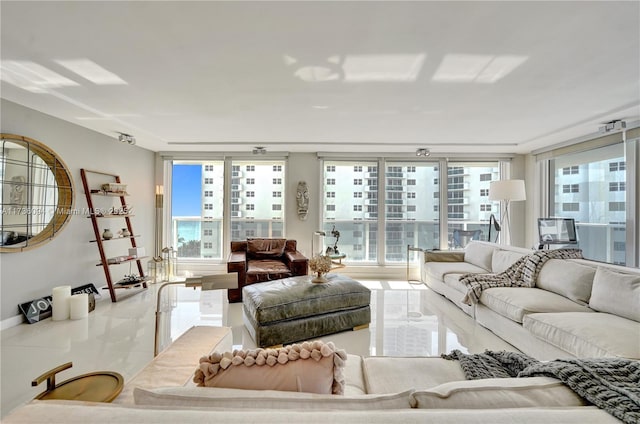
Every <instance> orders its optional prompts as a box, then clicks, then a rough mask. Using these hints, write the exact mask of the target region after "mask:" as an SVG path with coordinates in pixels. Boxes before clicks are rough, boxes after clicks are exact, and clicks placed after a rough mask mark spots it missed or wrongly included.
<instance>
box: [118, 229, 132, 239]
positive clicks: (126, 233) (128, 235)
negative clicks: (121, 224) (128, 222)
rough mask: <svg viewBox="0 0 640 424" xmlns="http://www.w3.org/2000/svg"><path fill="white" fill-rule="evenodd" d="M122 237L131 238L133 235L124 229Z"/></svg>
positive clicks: (121, 232)
mask: <svg viewBox="0 0 640 424" xmlns="http://www.w3.org/2000/svg"><path fill="white" fill-rule="evenodd" d="M120 235H121V236H122V237H130V236H131V233H130V232H129V230H128V229H126V228H123V229H122V231H120Z"/></svg>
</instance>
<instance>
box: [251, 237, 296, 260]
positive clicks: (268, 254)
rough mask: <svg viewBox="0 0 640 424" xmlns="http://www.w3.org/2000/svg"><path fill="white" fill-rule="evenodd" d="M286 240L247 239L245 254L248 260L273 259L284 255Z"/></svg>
mask: <svg viewBox="0 0 640 424" xmlns="http://www.w3.org/2000/svg"><path fill="white" fill-rule="evenodd" d="M286 242H287V240H286V239H264V238H256V239H248V240H247V253H248V254H249V257H250V258H255V259H274V258H279V257H280V256H282V255H283V254H284V246H285V244H286Z"/></svg>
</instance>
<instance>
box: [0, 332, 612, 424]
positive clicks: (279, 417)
mask: <svg viewBox="0 0 640 424" xmlns="http://www.w3.org/2000/svg"><path fill="white" fill-rule="evenodd" d="M225 331H226V333H225ZM228 335H229V331H228V329H224V328H222V329H221V328H214V327H194V328H193V329H191V330H190V331H189V332H187V333H186V334H185V335H183V336H182V337H181V338H179V339H178V340H177V341H176V342H174V343H173V344H172V345H171V346H170V347H169V348H168V349H167V350H165V351H164V352H163V353H162V354H160V355H159V356H158V357H156V358H155V359H154V360H153V361H152V362H151V363H150V364H149V365H148V366H147V367H146V368H144V369H143V370H142V371H141V372H140V373H139V374H138V375H137V376H135V377H134V378H133V379H132V380H131V381H128V382H127V383H126V385H125V389H124V390H123V392H122V393H121V394H120V396H119V397H118V398H116V400H115V401H114V403H113V404H104V403H92V402H79V401H32V402H30V403H28V404H27V405H24V406H22V407H20V408H18V409H17V410H15V411H13V412H12V413H11V414H9V415H8V416H7V417H5V418H4V419H3V423H4V424H15V423H62V422H64V423H66V424H72V423H82V424H85V423H103V422H117V423H121V424H125V423H143V422H148V423H172V424H173V423H198V424H200V423H203V422H221V423H240V422H241V423H272V422H273V423H275V422H305V423H307V422H308V423H320V422H322V423H327V422H330V423H339V424H340V423H345V424H347V423H348V424H353V423H367V424H376V423H403V424H405V423H424V422H433V423H456V424H457V423H460V422H463V423H496V424H502V423H504V424H506V423H514V422H522V423H525V422H527V423H528V422H547V423H566V424H572V423H576V424H578V423H581V424H584V423H587V424H589V423H594V424H595V423H599V424H607V423H619V422H620V421H619V420H617V419H616V418H614V417H613V416H612V415H610V414H608V413H607V412H605V411H603V410H600V409H598V408H596V407H594V406H590V405H587V404H586V402H585V401H584V400H582V399H581V398H580V397H578V396H577V395H575V394H574V393H573V392H572V391H571V390H570V389H569V388H568V387H566V386H564V385H563V384H562V383H561V382H560V381H558V380H555V379H553V378H548V377H534V378H521V379H515V378H502V379H486V380H473V381H466V380H464V376H463V372H462V371H461V368H460V366H459V364H458V363H457V362H455V361H447V360H444V359H441V358H387V357H370V358H361V357H359V356H355V355H348V356H347V360H346V365H345V369H344V375H345V377H346V388H345V393H344V395H343V396H340V395H322V394H310V393H298V392H279V391H258V390H239V389H223V388H209V387H193V384H192V383H191V377H192V375H193V371H194V368H195V367H196V366H197V363H198V358H199V357H200V356H201V355H202V354H203V353H204V354H206V353H207V352H209V351H210V350H212V347H213V349H217V350H220V349H227V348H229V347H230V337H228ZM134 393H135V399H134ZM134 400H135V402H134ZM318 412H319V413H318Z"/></svg>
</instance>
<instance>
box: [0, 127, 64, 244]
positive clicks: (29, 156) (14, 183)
mask: <svg viewBox="0 0 640 424" xmlns="http://www.w3.org/2000/svg"><path fill="white" fill-rule="evenodd" d="M0 136H1V137H2V139H1V145H0V200H1V201H2V214H0V234H1V235H2V238H1V239H0V252H21V251H23V250H27V249H31V248H33V247H36V246H39V245H41V244H43V243H46V242H47V241H49V240H51V239H52V238H53V237H55V236H56V235H57V234H58V233H59V232H60V231H61V230H62V228H63V227H64V226H65V225H66V224H67V222H68V221H69V219H70V218H71V215H72V211H73V180H72V178H71V174H70V173H69V170H68V169H67V167H66V165H65V164H64V162H62V160H61V159H60V158H59V157H58V155H56V154H55V152H53V151H52V150H51V149H50V148H48V147H47V146H45V145H44V144H42V143H40V142H39V141H36V140H33V139H31V138H28V137H23V136H20V135H14V134H0Z"/></svg>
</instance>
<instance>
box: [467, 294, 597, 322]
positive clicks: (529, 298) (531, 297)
mask: <svg viewBox="0 0 640 424" xmlns="http://www.w3.org/2000/svg"><path fill="white" fill-rule="evenodd" d="M480 302H482V304H483V305H485V306H486V307H488V308H489V309H491V310H492V311H494V312H496V313H498V314H500V315H502V316H503V317H505V318H509V319H510V320H512V321H515V322H518V323H522V319H523V317H524V316H525V315H527V314H532V313H536V312H592V311H591V309H589V308H587V307H586V306H582V305H579V304H577V303H575V302H572V301H571V300H569V299H567V298H566V297H562V296H560V295H558V294H555V293H551V292H549V291H546V290H541V289H537V288H529V287H494V288H490V289H487V290H483V291H482V295H481V296H480Z"/></svg>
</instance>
